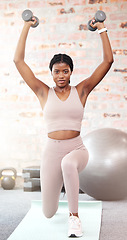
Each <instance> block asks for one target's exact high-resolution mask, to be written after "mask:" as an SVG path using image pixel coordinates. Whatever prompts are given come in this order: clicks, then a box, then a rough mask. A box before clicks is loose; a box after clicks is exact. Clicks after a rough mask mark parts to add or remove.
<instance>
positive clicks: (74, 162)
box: [61, 147, 88, 213]
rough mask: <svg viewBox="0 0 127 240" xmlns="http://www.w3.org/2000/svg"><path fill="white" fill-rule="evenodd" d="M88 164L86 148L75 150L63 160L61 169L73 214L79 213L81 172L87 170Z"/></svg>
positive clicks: (70, 209)
mask: <svg viewBox="0 0 127 240" xmlns="http://www.w3.org/2000/svg"><path fill="white" fill-rule="evenodd" d="M87 162H88V151H87V149H85V147H84V148H83V149H77V150H73V151H72V152H70V153H69V154H67V155H66V156H65V157H64V158H63V159H62V163H61V168H62V172H63V179H64V185H65V189H66V192H67V198H68V205H69V211H70V212H71V213H78V196H79V172H81V171H82V170H83V169H84V168H85V166H86V165H87Z"/></svg>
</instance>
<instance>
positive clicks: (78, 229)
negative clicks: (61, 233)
mask: <svg viewBox="0 0 127 240" xmlns="http://www.w3.org/2000/svg"><path fill="white" fill-rule="evenodd" d="M82 235H83V232H82V226H81V221H80V219H79V217H77V216H74V215H73V214H72V215H71V216H70V217H69V229H68V237H82Z"/></svg>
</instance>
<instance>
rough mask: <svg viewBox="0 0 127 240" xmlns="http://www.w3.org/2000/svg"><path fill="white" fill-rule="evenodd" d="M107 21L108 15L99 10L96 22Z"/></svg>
mask: <svg viewBox="0 0 127 240" xmlns="http://www.w3.org/2000/svg"><path fill="white" fill-rule="evenodd" d="M105 19H106V14H105V13H104V12H103V11H101V10H98V11H97V12H96V14H95V20H96V21H97V22H104V20H105Z"/></svg>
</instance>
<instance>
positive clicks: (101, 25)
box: [90, 18, 105, 30]
mask: <svg viewBox="0 0 127 240" xmlns="http://www.w3.org/2000/svg"><path fill="white" fill-rule="evenodd" d="M90 26H91V27H92V28H97V29H98V30H100V29H102V28H104V27H105V25H104V22H95V18H93V19H92V21H91V23H90Z"/></svg>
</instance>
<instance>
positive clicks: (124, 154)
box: [79, 128, 127, 201]
mask: <svg viewBox="0 0 127 240" xmlns="http://www.w3.org/2000/svg"><path fill="white" fill-rule="evenodd" d="M83 143H84V145H85V146H86V148H87V149H88V152H89V161H88V164H87V166H86V168H85V169H84V170H83V171H82V172H81V173H80V175H79V180H80V189H81V190H82V191H84V192H85V193H87V194H88V195H90V196H91V197H93V198H95V199H97V200H104V201H114V200H120V199H124V198H125V197H126V196H127V133H125V132H123V131H121V130H117V129H114V128H103V129H98V130H94V131H92V132H90V133H88V134H87V135H86V136H85V137H84V138H83Z"/></svg>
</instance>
